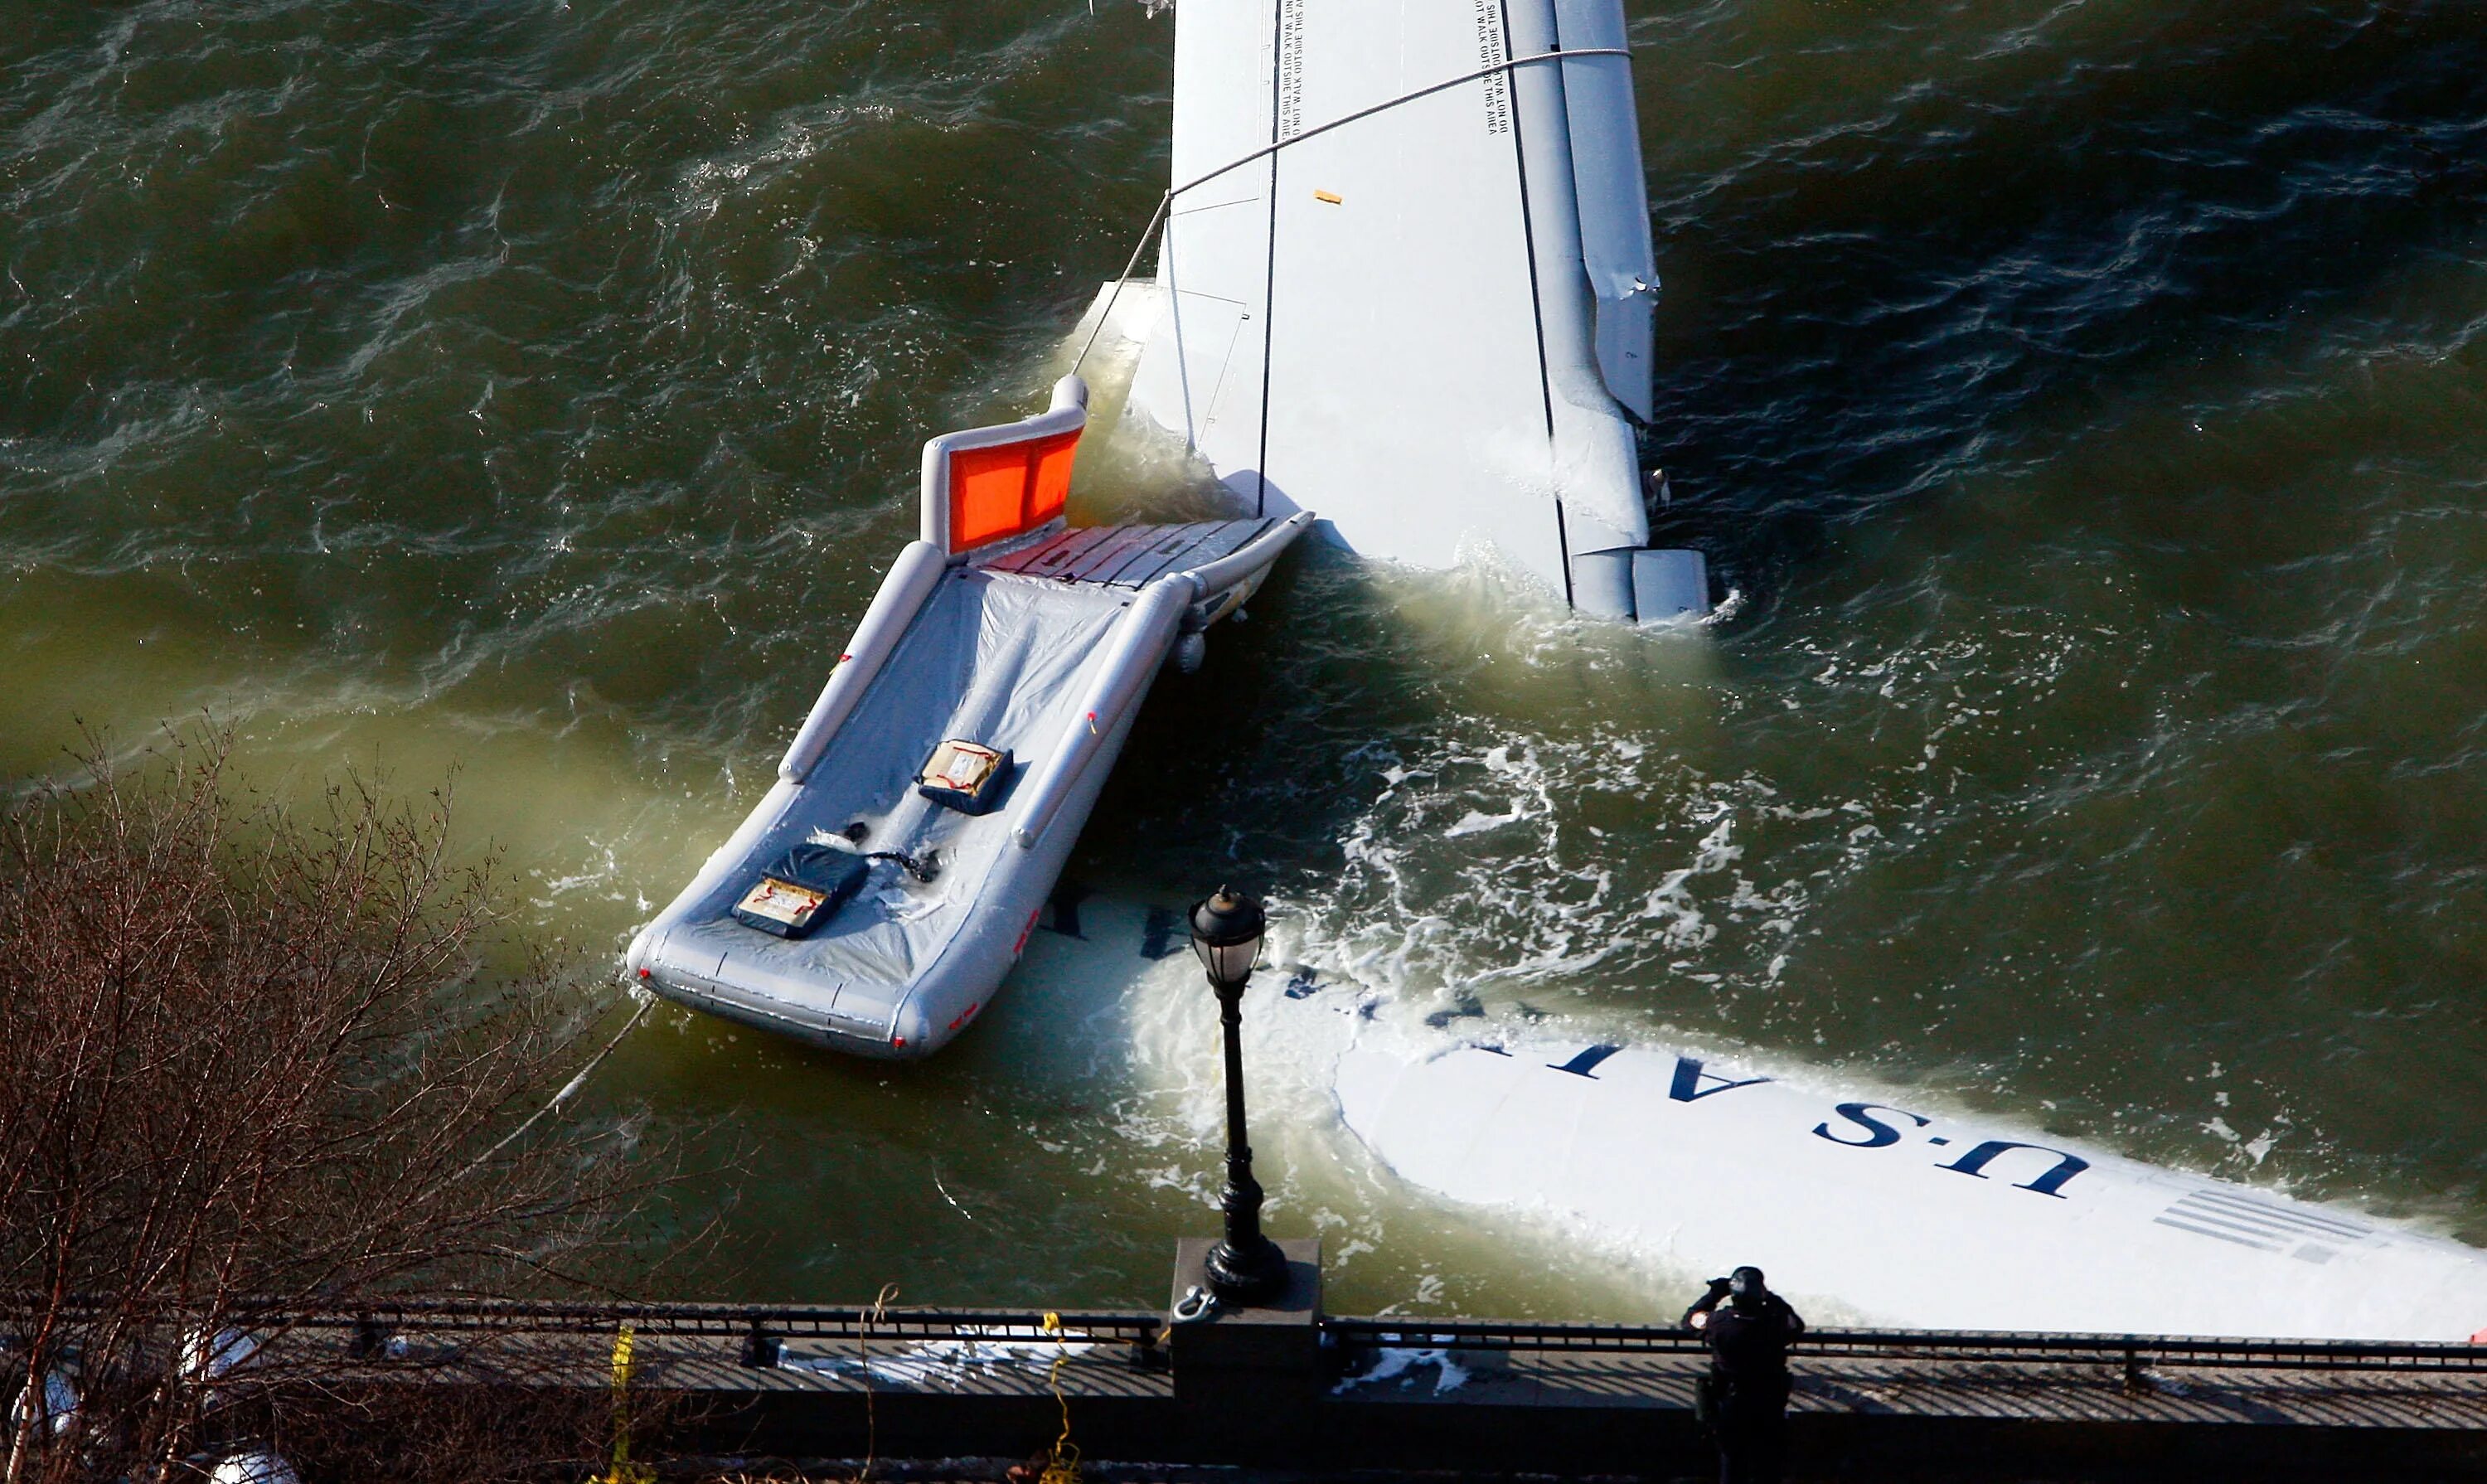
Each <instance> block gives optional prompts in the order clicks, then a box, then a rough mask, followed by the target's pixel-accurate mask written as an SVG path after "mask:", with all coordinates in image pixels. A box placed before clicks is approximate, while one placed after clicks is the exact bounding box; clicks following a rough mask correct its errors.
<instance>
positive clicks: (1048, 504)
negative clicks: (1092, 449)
mask: <svg viewBox="0 0 2487 1484" xmlns="http://www.w3.org/2000/svg"><path fill="white" fill-rule="evenodd" d="M1078 448H1079V430H1077V429H1076V428H1075V429H1073V430H1072V431H1071V432H1069V433H1057V434H1052V435H1051V436H1049V437H1042V438H1027V439H1023V440H1021V441H1020V442H1017V443H1002V444H997V445H995V446H993V447H992V448H963V449H961V450H959V451H958V452H957V453H954V454H952V455H951V456H950V549H951V551H953V552H954V553H955V552H960V551H972V550H974V549H975V548H976V547H978V546H983V545H985V544H986V543H987V542H992V541H999V540H1001V539H1002V538H1004V537H1006V536H1016V535H1018V534H1019V533H1020V532H1021V531H1027V530H1033V529H1035V528H1036V527H1038V526H1040V525H1043V524H1044V523H1045V522H1047V521H1048V520H1050V519H1052V518H1054V517H1056V516H1058V515H1060V514H1062V503H1063V500H1064V499H1065V498H1066V497H1067V496H1069V494H1070V493H1071V460H1072V457H1073V455H1075V454H1076V453H1077V452H1078Z"/></svg>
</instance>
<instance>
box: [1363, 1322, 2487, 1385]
mask: <svg viewBox="0 0 2487 1484" xmlns="http://www.w3.org/2000/svg"><path fill="white" fill-rule="evenodd" d="M1322 1329H1323V1332H1324V1333H1325V1334H1326V1335H1328V1336H1330V1337H1331V1338H1332V1340H1333V1342H1334V1343H1336V1344H1339V1345H1342V1346H1346V1347H1349V1348H1351V1349H1355V1348H1394V1349H1449V1350H1473V1351H1531V1352H1582V1353H1601V1354H1608V1355H1695V1354H1698V1353H1700V1352H1701V1349H1702V1344H1701V1337H1700V1336H1699V1335H1697V1334H1694V1333H1692V1332H1691V1331H1690V1330H1684V1329H1681V1328H1679V1327H1676V1326H1672V1325H1668V1326H1656V1325H1593V1324H1543V1323H1523V1322H1506V1321H1499V1320H1476V1319H1446V1320H1425V1319H1347V1318H1329V1319H1324V1320H1323V1321H1322ZM1807 1356H1819V1357H1835V1358H1879V1359H1909V1360H1957V1361H1987V1362H2006V1363H2015V1364H2033V1363H2035V1364H2049V1363H2052V1364H2062V1365H2082V1364H2087V1365H2104V1364H2122V1365H2124V1366H2125V1367H2126V1368H2127V1369H2139V1368H2144V1367H2149V1366H2159V1365H2175V1366H2204V1367H2222V1368H2226V1369H2232V1370H2299V1371H2315V1370H2327V1371H2330V1370H2356V1371H2430V1372H2433V1371H2479V1372H2487V1346H2482V1345H2449V1344H2430V1343H2421V1342H2416V1341H2399V1340H2303V1339H2224V1338H2218V1337H2210V1336H2199V1335H2158V1334H2041V1333H2024V1332H2017V1331H2010V1330H1808V1331H1806V1333H1805V1335H1804V1337H1803V1338H1802V1339H1801V1340H1799V1341H1798V1342H1797V1344H1796V1346H1795V1349H1794V1350H1793V1351H1792V1352H1791V1355H1790V1358H1791V1360H1792V1361H1795V1362H1796V1363H1800V1364H1801V1363H1802V1358H1804V1357H1807Z"/></svg>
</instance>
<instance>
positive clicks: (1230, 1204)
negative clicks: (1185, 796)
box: [1191, 886, 1287, 1303]
mask: <svg viewBox="0 0 2487 1484" xmlns="http://www.w3.org/2000/svg"><path fill="white" fill-rule="evenodd" d="M1267 927H1268V921H1267V919H1266V918H1264V917H1263V916H1262V913H1261V904H1260V903H1258V902H1255V901H1253V900H1252V899H1251V898H1250V897H1247V896H1245V895H1244V894H1243V893H1241V892H1239V891H1237V890H1235V889H1234V888H1233V887H1231V886H1220V887H1219V888H1218V889H1217V894H1216V896H1213V897H1211V898H1210V899H1209V900H1207V901H1205V902H1203V903H1201V904H1200V905H1199V906H1197V907H1194V908H1193V909H1192V910H1191V947H1192V951H1193V952H1195V953H1197V954H1199V955H1200V966H1201V967H1202V968H1203V969H1204V970H1206V971H1207V972H1208V975H1209V987H1210V988H1211V989H1213V990H1215V991H1216V992H1217V1020H1218V1024H1219V1027H1220V1029H1221V1030H1222V1031H1223V1033H1224V1037H1225V1043H1226V1045H1225V1050H1226V1190H1225V1193H1224V1194H1223V1195H1222V1196H1221V1197H1220V1198H1219V1200H1218V1205H1219V1207H1220V1208H1221V1209H1222V1210H1223V1211H1224V1212H1225V1214H1226V1234H1225V1236H1224V1237H1222V1238H1220V1239H1219V1241H1218V1244H1217V1246H1214V1247H1212V1248H1210V1251H1209V1261H1208V1264H1207V1267H1208V1273H1207V1277H1208V1279H1209V1290H1210V1292H1212V1293H1214V1294H1216V1296H1217V1297H1218V1298H1219V1299H1221V1300H1223V1301H1224V1302H1228V1303H1266V1302H1269V1301H1271V1300H1272V1299H1275V1298H1276V1297H1277V1296H1278V1295H1279V1294H1280V1293H1282V1292H1284V1291H1285V1289H1286V1286H1287V1258H1286V1254H1285V1253H1283V1252H1280V1251H1279V1250H1278V1245H1277V1244H1276V1243H1274V1242H1271V1240H1270V1239H1269V1238H1267V1237H1265V1236H1263V1235H1261V1183H1260V1182H1259V1181H1257V1180H1255V1179H1253V1178H1252V1146H1251V1144H1250V1142H1249V1141H1248V1139H1247V1138H1246V1136H1245V1134H1244V1037H1243V1026H1244V983H1245V982H1246V981H1247V980H1249V979H1250V978H1251V977H1252V965H1253V963H1254V962H1255V961H1256V960H1257V959H1259V957H1260V954H1261V935H1262V933H1263V932H1264V931H1265V930H1266V928H1267Z"/></svg>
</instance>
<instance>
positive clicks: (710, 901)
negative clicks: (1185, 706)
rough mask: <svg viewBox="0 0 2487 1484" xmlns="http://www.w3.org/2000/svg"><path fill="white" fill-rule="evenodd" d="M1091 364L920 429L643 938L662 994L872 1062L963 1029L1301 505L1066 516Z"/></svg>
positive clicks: (644, 965)
mask: <svg viewBox="0 0 2487 1484" xmlns="http://www.w3.org/2000/svg"><path fill="white" fill-rule="evenodd" d="M1086 422H1087V388H1086V386H1085V385H1084V384H1083V383H1082V382H1081V381H1080V380H1079V378H1077V377H1076V376H1072V377H1066V378H1063V379H1062V381H1061V383H1060V384H1058V385H1057V386H1056V387H1055V388H1054V392H1053V403H1052V406H1051V407H1050V408H1049V409H1048V411H1046V412H1044V413H1042V414H1040V415H1038V416H1035V417H1031V418H1027V419H1025V420H1023V421H1021V422H1019V423H1014V424H1010V425H1007V426H1004V427H997V428H982V429H976V430H972V431H970V432H966V433H954V434H947V435H945V436H942V437H937V438H935V439H933V440H932V441H931V442H929V443H927V444H926V445H925V446H924V473H923V528H922V534H921V536H920V538H919V539H918V540H916V541H914V542H911V543H909V544H908V546H907V548H906V549H905V550H903V551H902V552H900V553H899V557H898V560H897V562H896V563H895V564H894V565H893V566H892V567H891V568H890V571H889V575H888V576H887V577H886V578H885V579H884V580H883V581H882V583H881V585H880V592H879V594H878V595H876V596H875V597H874V599H873V601H872V605H871V607H870V608H869V609H868V610H866V612H865V614H864V618H863V622H862V623H861V625H859V626H858V627H857V628H856V630H855V632H854V637H853V638H852V640H851V641H850V642H849V643H848V645H847V649H846V652H845V653H844V654H842V655H841V656H840V657H839V658H838V663H837V666H836V668H835V669H834V670H833V671H832V672H831V673H830V676H829V680H828V684H827V685H826V686H824V687H823V689H822V691H821V696H820V699H819V701H817V702H816V703H814V705H813V707H812V711H811V714H810V715H809V716H807V717H806V718H805V719H804V722H803V725H802V728H801V730H800V731H798V732H797V733H796V736H795V740H794V742H793V744H792V745H790V746H789V747H788V748H787V749H786V756H785V759H784V761H783V762H781V763H780V764H779V765H778V769H777V778H776V781H775V782H774V784H772V785H771V786H770V788H769V790H768V795H767V797H765V798H762V799H761V800H760V804H759V807H757V808H755V809H754V810H752V811H751V816H750V818H748V819H746V820H744V821H743V823H742V826H741V828H739V829H737V830H736V831H735V832H734V835H733V837H732V838H731V839H729V840H727V841H726V843H725V845H724V846H723V847H722V848H721V849H719V850H718V851H717V852H716V854H714V855H713V856H711V857H710V858H709V861H708V864H707V865H706V866H705V867H704V868H703V869H702V870H701V871H700V873H699V875H698V876H697V877H696V878H695V879H694V880H693V881H692V882H691V883H690V884H689V885H688V886H686V887H685V888H684V889H683V892H682V895H680V896H679V897H676V898H675V899H674V901H673V903H672V905H670V906H668V907H667V908H666V909H665V910H663V911H662V912H660V913H659V914H657V919H656V920H655V921H654V922H651V923H650V924H648V926H647V927H646V928H644V929H642V930H641V931H640V933H639V935H638V937H637V938H635V939H633V940H632V942H631V944H630V948H629V954H628V956H627V958H626V959H625V964H626V966H627V969H628V971H629V973H630V974H631V975H632V976H633V977H635V978H636V979H637V980H638V981H639V982H640V983H642V984H644V985H646V986H647V987H648V988H650V989H653V990H655V991H656V992H657V993H658V994H663V995H665V996H666V997H667V998H670V999H674V1000H677V1001H680V1002H681V1003H683V1004H686V1005H690V1006H692V1007H694V1008H696V1009H700V1010H706V1011H709V1012H711V1013H713V1014H716V1015H721V1016H724V1017H726V1018H727V1019H729V1020H735V1021H740V1022H744V1023H746V1024H750V1025H755V1026H758V1027H760V1028H762V1029H764V1030H771V1031H776V1032H779V1033H782V1034H786V1035H791V1036H795V1037H798V1038H800V1039H802V1040H805V1041H810V1042H814V1043H816V1044H818V1045H822V1046H826V1047H830V1048H833V1049H835V1050H844V1051H853V1052H857V1053H859V1054H862V1055H867V1056H883V1057H903V1056H921V1055H924V1054H926V1053H928V1052H931V1051H934V1050H938V1049H939V1048H940V1047H941V1046H942V1045H943V1044H945V1043H946V1042H948V1041H949V1040H950V1038H951V1037H953V1036H955V1035H957V1034H958V1033H959V1032H960V1031H961V1030H963V1029H964V1028H965V1027H966V1026H967V1025H968V1024H969V1023H971V1022H973V1021H974V1020H975V1019H976V1016H977V1015H978V1013H979V1012H981V1011H982V1010H983V1009H984V1007H985V1006H986V1005H987V1004H988V1003H990V1002H991V1001H992V995H993V992H994V990H995V988H996V987H998V986H999V985H1000V983H1001V981H1002V977H1003V975H1005V974H1006V973H1008V972H1009V970H1010V967H1011V965H1012V964H1013V963H1014V962H1015V961H1016V960H1017V958H1018V957H1019V954H1020V950H1021V949H1022V948H1023V947H1024V946H1025V945H1026V942H1027V935H1028V932H1029V930H1030V929H1031V928H1032V927H1033V926H1034V924H1035V921H1036V915H1037V911H1038V910H1039V909H1040V908H1041V907H1042V906H1043V905H1044V903H1045V899H1046V897H1047V895H1048V893H1049V892H1050V891H1051V890H1052V887H1053V883H1054V880H1055V878H1056V877H1057V876H1059V875H1060V874H1061V870H1062V862H1063V859H1064V857H1065V856H1066V855H1068V854H1070V851H1071V846H1072V842H1073V841H1074V840H1076V838H1077V837H1078V834H1079V827H1080V826H1081V824H1082V823H1084V822H1085V821H1086V819H1087V817H1088V812H1089V810H1090V808H1091V807H1092V806H1093V805H1094V803H1095V802H1096V798H1097V793H1098V790H1099V789H1100V788H1101V787H1103V786H1104V781H1105V775H1106V773H1107V772H1108V771H1109V770H1111V769H1112V767H1113V763H1114V758H1115V755H1116V754H1117V753H1119V752H1120V751H1121V750H1122V746H1123V739H1124V737H1125V735H1126V734H1127V733H1128V732H1129V731H1130V730H1131V725H1132V716H1133V714H1135V713H1136V712H1137V711H1138V709H1139V705H1140V701H1141V699H1142V698H1143V697H1144V696H1145V695H1146V694H1147V693H1148V688H1149V684H1150V682H1151V681H1152V680H1153V679H1154V678H1155V677H1156V675H1157V673H1158V670H1159V668H1160V666H1161V664H1162V663H1163V662H1164V661H1165V659H1166V658H1167V654H1168V651H1169V650H1170V648H1171V647H1172V646H1173V645H1174V644H1175V643H1176V642H1177V641H1178V639H1179V638H1180V637H1181V636H1183V635H1186V634H1190V633H1198V632H1200V631H1201V630H1205V629H1207V628H1208V627H1209V625H1210V624H1212V623H1214V622H1215V621H1216V620H1217V619H1219V618H1221V617H1223V616H1225V615H1226V614H1227V613H1229V612H1231V611H1233V610H1234V608H1235V607H1236V606H1237V605H1238V604H1240V603H1241V602H1243V601H1244V599H1245V598H1246V597H1247V596H1248V595H1249V594H1250V593H1251V591H1252V590H1253V589H1254V588H1255V587H1256V586H1257V585H1258V584H1259V582H1260V580H1261V578H1262V577H1263V575H1265V574H1267V572H1268V571H1269V567H1270V564H1271V562H1272V561H1274V560H1275V559H1276V558H1277V556H1278V554H1279V552H1280V551H1282V550H1284V549H1285V548H1286V546H1287V545H1288V544H1289V543H1290V542H1292V541H1293V540H1294V539H1295V538H1296V537H1297V536H1298V535H1299V534H1300V533H1301V532H1302V530H1303V528H1304V527H1305V526H1306V525H1307V524H1309V523H1310V521H1311V517H1310V516H1309V515H1305V514H1300V513H1299V514H1295V515H1291V516H1286V517H1283V518H1281V517H1256V518H1248V519H1238V520H1216V521H1206V522H1199V523H1193V524H1187V525H1117V526H1099V527H1089V528H1084V529H1079V530H1072V529H1069V528H1067V526H1066V524H1065V522H1064V519H1063V515H1062V511H1063V502H1064V497H1065V495H1066V494H1067V493H1068V491H1069V490H1070V485H1071V469H1072V462H1073V458H1074V456H1075V454H1076V451H1077V446H1078V441H1079V436H1080V434H1081V432H1082V430H1083V429H1084V428H1085V426H1086Z"/></svg>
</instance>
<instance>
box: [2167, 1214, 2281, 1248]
mask: <svg viewBox="0 0 2487 1484" xmlns="http://www.w3.org/2000/svg"><path fill="white" fill-rule="evenodd" d="M2151 1219H2152V1220H2154V1221H2156V1222H2158V1223H2159V1224H2160V1225H2162V1226H2173V1227H2175V1228H2176V1229H2177V1230H2178V1231H2189V1232H2192V1233H2194V1235H2196V1236H2201V1237H2217V1238H2219V1239H2220V1240H2221V1241H2222V1242H2233V1243H2235V1244H2236V1245H2237V1246H2246V1247H2252V1248H2254V1249H2255V1250H2257V1251H2263V1252H2277V1251H2281V1250H2284V1249H2285V1248H2286V1247H2287V1246H2288V1245H2287V1244H2286V1243H2284V1242H2265V1241H2259V1240H2257V1239H2255V1238H2252V1237H2240V1236H2236V1235H2235V1234H2233V1233H2230V1232H2223V1231H2215V1230H2213V1229H2212V1228H2210V1227H2208V1226H2195V1225H2194V1224H2192V1223H2191V1222H2187V1221H2178V1220H2173V1219H2170V1218H2167V1217H2164V1216H2163V1217H2153V1218H2151Z"/></svg>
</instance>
